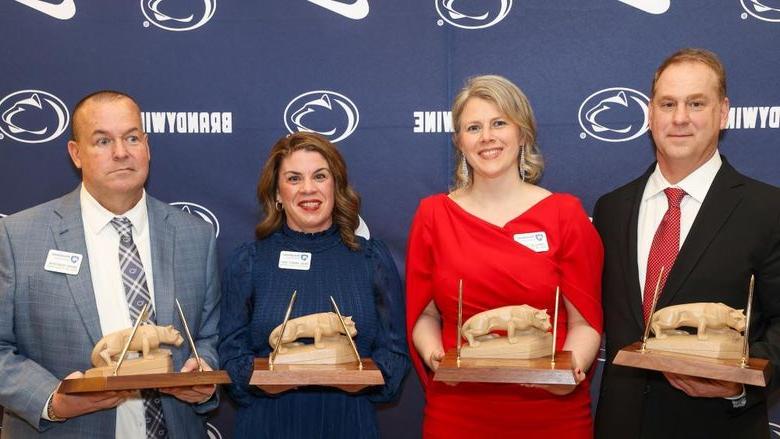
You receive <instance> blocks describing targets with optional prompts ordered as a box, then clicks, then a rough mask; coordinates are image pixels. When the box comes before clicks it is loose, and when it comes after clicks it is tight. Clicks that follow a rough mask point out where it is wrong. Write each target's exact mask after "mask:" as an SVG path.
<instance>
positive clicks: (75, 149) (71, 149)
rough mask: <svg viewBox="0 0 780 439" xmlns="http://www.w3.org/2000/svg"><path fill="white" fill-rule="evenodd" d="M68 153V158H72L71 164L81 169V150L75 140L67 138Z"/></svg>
mask: <svg viewBox="0 0 780 439" xmlns="http://www.w3.org/2000/svg"><path fill="white" fill-rule="evenodd" d="M68 154H69V155H70V159H71V160H73V164H74V165H76V167H77V168H79V169H81V155H80V154H81V150H80V149H79V144H78V143H76V141H75V140H68Z"/></svg>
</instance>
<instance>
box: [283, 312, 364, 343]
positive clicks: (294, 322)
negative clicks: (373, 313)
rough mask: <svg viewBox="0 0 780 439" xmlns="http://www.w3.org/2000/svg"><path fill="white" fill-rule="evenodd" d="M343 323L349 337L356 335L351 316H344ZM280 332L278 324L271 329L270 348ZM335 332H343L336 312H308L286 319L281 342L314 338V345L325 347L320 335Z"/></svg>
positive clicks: (324, 335) (325, 335) (334, 333)
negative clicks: (307, 313)
mask: <svg viewBox="0 0 780 439" xmlns="http://www.w3.org/2000/svg"><path fill="white" fill-rule="evenodd" d="M344 323H345V324H346V326H347V329H348V330H349V336H350V337H354V336H355V335H357V329H356V328H355V322H353V321H352V316H345V317H344ZM281 332H282V325H279V326H277V327H276V328H274V330H273V331H271V335H269V336H268V344H270V345H271V347H272V348H275V347H276V343H277V341H278V340H279V334H280V333H281ZM337 334H344V329H343V328H342V326H341V322H340V321H339V316H338V315H337V314H336V313H333V312H321V313H317V314H309V315H306V316H302V317H298V318H294V319H290V320H288V321H287V326H286V327H285V328H284V337H282V344H285V343H290V342H293V341H295V340H297V339H299V338H314V347H315V348H317V349H322V348H324V347H325V344H324V343H323V342H322V337H329V336H333V335H337Z"/></svg>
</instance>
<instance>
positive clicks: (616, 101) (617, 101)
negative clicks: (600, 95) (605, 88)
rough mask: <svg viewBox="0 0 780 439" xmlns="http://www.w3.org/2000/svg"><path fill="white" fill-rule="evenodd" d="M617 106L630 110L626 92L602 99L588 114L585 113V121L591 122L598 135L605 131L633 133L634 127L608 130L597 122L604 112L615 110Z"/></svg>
mask: <svg viewBox="0 0 780 439" xmlns="http://www.w3.org/2000/svg"><path fill="white" fill-rule="evenodd" d="M615 105H620V106H622V107H624V108H628V99H627V98H626V92H624V91H622V90H621V91H619V92H618V93H617V94H616V95H615V96H610V97H608V98H604V99H602V100H601V101H600V102H599V103H598V104H596V105H595V106H594V107H593V108H591V109H590V110H588V112H587V113H585V119H586V120H587V121H588V122H590V124H591V128H593V131H594V132H597V133H603V132H604V131H611V132H614V133H623V134H625V133H627V132H629V131H631V127H632V125H629V126H628V127H626V128H608V127H606V126H604V125H602V124H600V123H599V122H597V121H596V117H597V116H598V115H599V114H600V113H602V112H604V111H610V110H612V109H613V108H615Z"/></svg>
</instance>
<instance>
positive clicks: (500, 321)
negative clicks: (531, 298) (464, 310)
mask: <svg viewBox="0 0 780 439" xmlns="http://www.w3.org/2000/svg"><path fill="white" fill-rule="evenodd" d="M531 328H536V329H539V330H541V331H544V332H547V331H548V330H549V329H550V316H549V315H547V310H546V309H536V308H534V307H532V306H529V305H512V306H503V307H501V308H494V309H491V310H488V311H483V312H481V313H479V314H475V315H474V316H472V317H471V318H470V319H468V320H466V323H464V324H463V328H462V329H461V334H462V335H463V336H464V337H466V339H467V340H468V342H469V346H479V341H478V340H476V339H475V338H476V337H479V336H482V335H486V334H489V333H490V332H492V331H495V330H504V331H506V335H507V337H508V339H509V343H517V341H518V338H517V333H518V332H520V331H526V330H528V329H531Z"/></svg>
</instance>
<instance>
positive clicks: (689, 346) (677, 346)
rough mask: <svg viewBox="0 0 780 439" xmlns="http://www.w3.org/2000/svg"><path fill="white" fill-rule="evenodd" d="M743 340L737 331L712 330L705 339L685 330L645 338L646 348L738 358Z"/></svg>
mask: <svg viewBox="0 0 780 439" xmlns="http://www.w3.org/2000/svg"><path fill="white" fill-rule="evenodd" d="M681 332H682V331H681ZM743 342H744V338H743V337H742V336H741V335H740V334H739V333H738V332H737V331H734V330H729V331H728V332H717V333H716V332H715V331H714V330H709V331H707V339H706V340H699V339H698V336H697V335H695V334H688V333H687V332H686V333H683V334H675V335H667V336H666V337H664V338H658V337H652V338H649V339H647V349H650V350H652V351H660V352H674V353H678V354H687V355H695V356H697V357H707V358H720V359H723V360H727V359H731V360H739V359H741V358H742V345H743Z"/></svg>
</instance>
